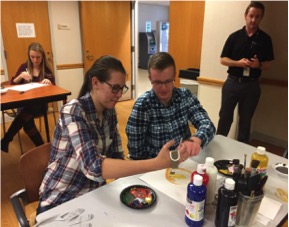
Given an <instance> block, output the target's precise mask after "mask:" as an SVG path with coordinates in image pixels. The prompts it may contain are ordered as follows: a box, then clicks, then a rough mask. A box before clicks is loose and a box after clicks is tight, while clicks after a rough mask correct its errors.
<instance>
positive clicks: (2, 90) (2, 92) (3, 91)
mask: <svg viewBox="0 0 289 227" xmlns="http://www.w3.org/2000/svg"><path fill="white" fill-rule="evenodd" d="M0 91H1V94H5V93H6V92H7V91H8V89H7V88H1V89H0Z"/></svg>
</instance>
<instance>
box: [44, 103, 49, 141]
mask: <svg viewBox="0 0 289 227" xmlns="http://www.w3.org/2000/svg"><path fill="white" fill-rule="evenodd" d="M42 108H43V117H44V124H45V131H46V139H47V142H50V135H49V125H48V118H47V108H46V106H45V105H42Z"/></svg>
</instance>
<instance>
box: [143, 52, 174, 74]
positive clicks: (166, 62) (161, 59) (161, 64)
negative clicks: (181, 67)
mask: <svg viewBox="0 0 289 227" xmlns="http://www.w3.org/2000/svg"><path fill="white" fill-rule="evenodd" d="M169 66H173V67H174V71H176V64H175V61H174V59H173V57H172V56H171V55H170V54H169V53H167V52H158V53H156V54H154V55H153V56H151V57H150V59H149V62H148V72H149V74H150V69H158V70H164V69H166V68H168V67H169Z"/></svg>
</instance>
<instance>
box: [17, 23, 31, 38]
mask: <svg viewBox="0 0 289 227" xmlns="http://www.w3.org/2000/svg"><path fill="white" fill-rule="evenodd" d="M16 30H17V37H18V38H35V37H36V36H35V28H34V24H33V23H16Z"/></svg>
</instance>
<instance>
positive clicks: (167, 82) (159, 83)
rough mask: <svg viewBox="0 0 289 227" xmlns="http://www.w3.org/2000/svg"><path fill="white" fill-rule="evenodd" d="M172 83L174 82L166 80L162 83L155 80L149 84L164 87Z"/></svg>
mask: <svg viewBox="0 0 289 227" xmlns="http://www.w3.org/2000/svg"><path fill="white" fill-rule="evenodd" d="M173 82H174V80H166V81H164V82H162V81H159V80H155V81H152V82H151V83H152V84H153V85H156V86H157V87H161V86H162V85H165V86H168V85H171V83H173Z"/></svg>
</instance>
